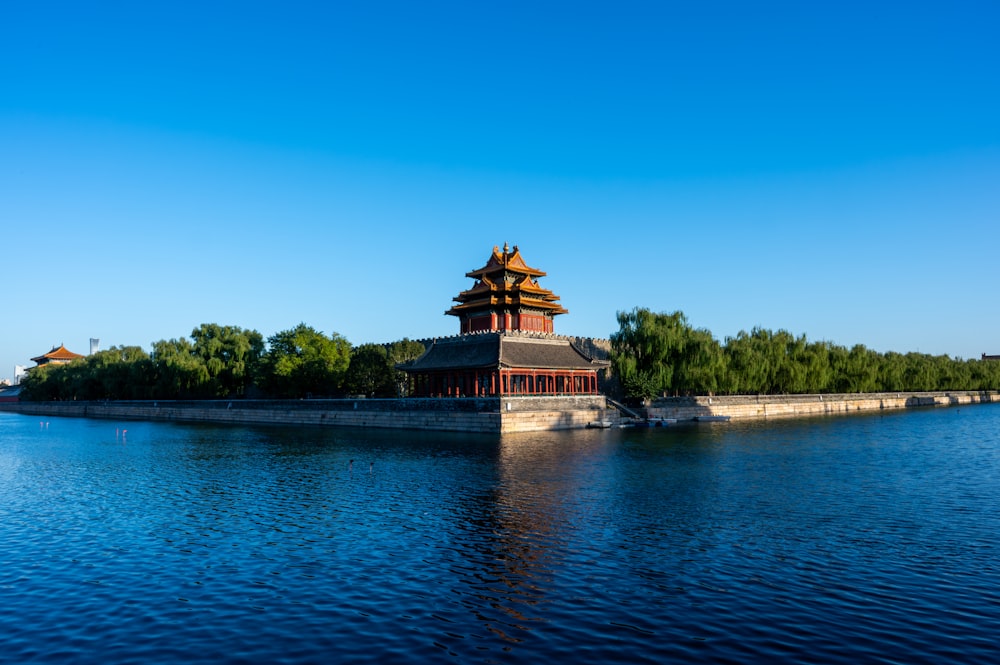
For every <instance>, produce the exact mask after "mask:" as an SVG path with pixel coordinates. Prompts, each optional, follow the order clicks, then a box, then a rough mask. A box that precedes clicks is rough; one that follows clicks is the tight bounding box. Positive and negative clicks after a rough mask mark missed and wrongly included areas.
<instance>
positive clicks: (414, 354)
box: [388, 337, 427, 397]
mask: <svg viewBox="0 0 1000 665" xmlns="http://www.w3.org/2000/svg"><path fill="white" fill-rule="evenodd" d="M426 350H427V349H426V347H425V346H424V345H423V344H422V343H421V342H417V341H414V340H411V339H408V338H406V337H404V338H403V339H401V340H399V341H396V342H393V343H392V344H390V345H389V349H388V357H389V364H391V365H392V366H393V368H394V369H393V371H394V377H395V385H396V396H397V397H403V396H405V395H408V394H409V393H410V378H409V375H408V374H407V373H406V372H404V371H402V370H399V369H395V367H396V366H397V365H401V364H403V363H407V362H410V361H411V360H416V359H417V358H419V357H420V356H422V355H423V354H424V351H426Z"/></svg>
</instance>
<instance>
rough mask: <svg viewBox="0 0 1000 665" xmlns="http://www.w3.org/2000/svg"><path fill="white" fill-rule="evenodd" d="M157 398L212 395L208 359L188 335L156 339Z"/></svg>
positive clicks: (154, 391)
mask: <svg viewBox="0 0 1000 665" xmlns="http://www.w3.org/2000/svg"><path fill="white" fill-rule="evenodd" d="M153 358H154V366H155V374H154V380H153V390H152V392H153V397H154V398H155V399H192V398H200V397H210V396H212V395H211V392H212V389H211V386H210V379H209V374H208V367H206V366H205V361H204V360H203V359H202V358H201V357H200V356H198V355H197V354H196V353H195V352H194V346H193V345H192V344H191V342H190V341H189V340H187V339H185V338H183V337H182V338H180V339H171V340H169V341H167V340H161V341H159V342H154V343H153Z"/></svg>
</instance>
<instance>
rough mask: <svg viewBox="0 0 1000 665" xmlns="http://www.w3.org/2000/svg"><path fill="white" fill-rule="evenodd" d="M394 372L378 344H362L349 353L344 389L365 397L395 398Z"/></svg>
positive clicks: (383, 350)
mask: <svg viewBox="0 0 1000 665" xmlns="http://www.w3.org/2000/svg"><path fill="white" fill-rule="evenodd" d="M395 372H396V370H395V369H394V368H393V366H392V364H391V363H390V362H389V355H388V353H386V349H385V347H384V346H382V345H380V344H362V345H361V346H359V347H357V348H356V349H354V350H353V351H352V352H351V364H350V365H349V366H348V367H347V375H346V376H345V377H344V389H345V390H346V391H347V392H348V393H351V394H356V395H364V396H366V397H395V392H396V382H395V378H396V377H395Z"/></svg>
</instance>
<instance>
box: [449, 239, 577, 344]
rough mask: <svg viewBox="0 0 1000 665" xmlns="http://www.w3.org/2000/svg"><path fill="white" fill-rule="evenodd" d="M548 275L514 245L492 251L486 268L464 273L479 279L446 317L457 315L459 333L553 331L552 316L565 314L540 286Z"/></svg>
mask: <svg viewBox="0 0 1000 665" xmlns="http://www.w3.org/2000/svg"><path fill="white" fill-rule="evenodd" d="M545 274H546V273H544V272H542V271H541V270H537V269H535V268H532V267H530V266H528V264H527V263H525V262H524V259H523V258H522V257H521V252H520V250H519V249H518V248H517V245H514V249H513V251H512V250H511V249H510V248H509V247H508V246H507V243H504V246H503V251H500V249H499V248H498V247H494V248H493V254H492V255H491V256H490V258H489V260H487V261H486V265H484V266H483V267H482V268H479V269H478V270H473V271H471V272H467V273H465V276H466V277H471V278H472V279H474V280H476V282H475V284H474V285H473V286H472V288H471V289H469V290H467V291H462V292H461V293H459V294H458V295H457V296H455V297H454V298H453V299H452V300H454V301H455V302H456V303H457V304H456V305H454V306H452V308H451V309H449V310H448V311H447V312H445V314H450V315H452V316H457V317H458V319H459V322H460V334H463V335H464V334H468V333H474V332H508V331H521V332H536V333H537V332H541V333H551V332H554V327H553V317H555V316H556V315H557V314H566V313H567V312H568V310H566V309H565V308H564V307H563V306H562V305H560V304H559V302H558V301H559V296H557V295H555V294H554V293H552V292H551V291H549V290H548V289H543V288H542V287H540V286H539V285H538V278H539V277H544V276H545Z"/></svg>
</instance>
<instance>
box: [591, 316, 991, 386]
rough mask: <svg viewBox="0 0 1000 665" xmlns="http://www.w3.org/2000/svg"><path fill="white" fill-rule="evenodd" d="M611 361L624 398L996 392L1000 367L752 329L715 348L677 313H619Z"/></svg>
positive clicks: (703, 332)
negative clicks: (961, 391) (936, 391)
mask: <svg viewBox="0 0 1000 665" xmlns="http://www.w3.org/2000/svg"><path fill="white" fill-rule="evenodd" d="M618 323H619V326H620V329H619V330H618V331H617V332H616V333H614V334H613V335H612V336H611V349H612V352H611V361H612V367H613V368H614V371H615V372H616V373H617V375H618V377H619V378H620V380H621V383H622V386H623V388H624V390H625V392H626V394H627V395H628V396H629V397H635V398H642V399H647V398H650V397H654V396H658V395H677V394H708V395H711V394H728V395H740V394H743V395H746V394H802V393H831V392H838V393H858V392H883V391H887V392H899V391H934V390H996V389H998V388H1000V363H998V362H995V361H981V360H961V359H957V358H949V357H948V356H930V355H927V354H919V353H907V354H905V355H904V354H900V353H891V352H890V353H885V354H881V353H878V352H876V351H873V350H871V349H868V348H866V347H865V346H863V345H860V344H859V345H855V346H853V347H851V348H850V349H848V348H846V347H842V346H838V345H835V344H832V343H830V342H825V341H821V342H810V341H808V340H807V339H806V337H805V335H801V336H798V337H796V336H795V335H792V334H791V333H789V332H788V331H785V330H778V331H772V330H767V329H764V328H759V327H757V328H753V329H752V330H751V331H750V332H746V331H741V332H740V333H739V334H737V335H736V336H735V337H729V338H726V340H725V343H724V344H719V343H718V342H716V341H715V339H714V338H713V337H712V336H711V334H710V333H709V332H708V331H707V330H702V329H695V328H692V327H691V325H690V324H688V322H687V319H686V318H685V316H684V315H683V314H682V313H681V312H673V313H672V314H656V313H653V312H650V311H649V310H647V309H641V308H636V309H634V310H632V311H631V312H619V313H618Z"/></svg>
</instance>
